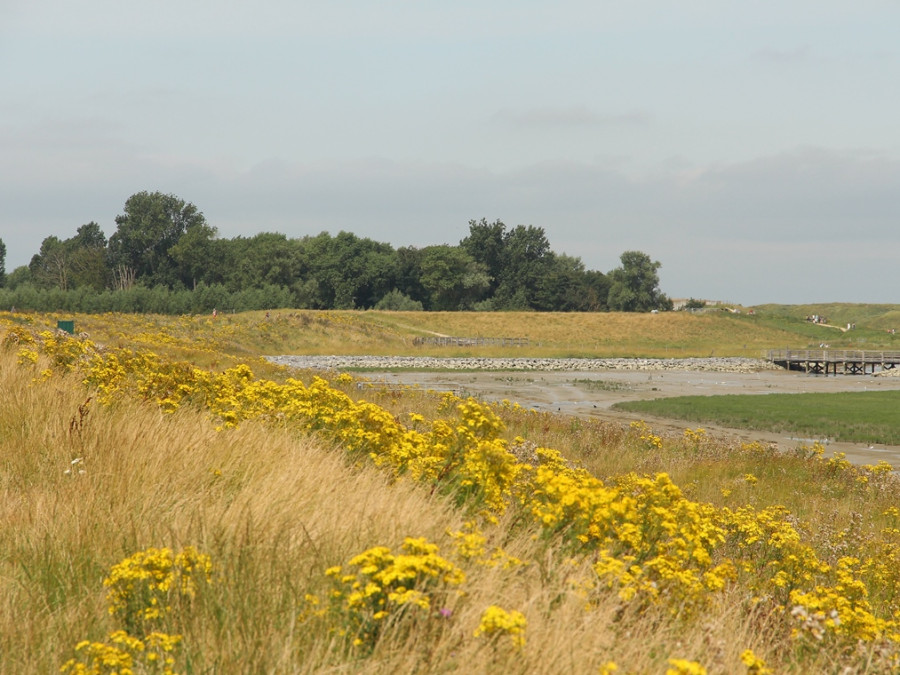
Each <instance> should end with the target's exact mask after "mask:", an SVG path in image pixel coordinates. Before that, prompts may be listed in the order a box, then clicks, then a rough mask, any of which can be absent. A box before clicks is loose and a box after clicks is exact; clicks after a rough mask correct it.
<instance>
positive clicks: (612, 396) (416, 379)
mask: <svg viewBox="0 0 900 675" xmlns="http://www.w3.org/2000/svg"><path fill="white" fill-rule="evenodd" d="M369 379H371V380H372V381H373V382H377V381H381V382H385V383H388V384H407V385H419V386H421V387H422V388H425V389H435V390H438V391H448V390H451V391H456V392H459V393H461V394H472V395H475V396H478V397H481V398H484V399H486V400H490V401H500V400H503V399H508V400H510V401H516V402H518V403H519V404H520V405H522V406H525V407H528V408H534V409H536V410H542V411H552V412H559V413H564V414H570V415H576V416H582V417H590V418H596V419H603V420H610V421H620V422H623V423H628V422H630V421H632V420H634V419H644V420H645V421H646V422H647V423H648V424H649V425H650V426H651V428H653V429H656V431H657V433H663V432H665V431H671V432H673V433H679V434H680V433H681V432H682V431H683V430H684V429H685V428H686V427H688V426H691V423H685V422H678V421H673V420H668V419H662V418H651V417H648V416H646V415H643V416H639V415H633V414H629V413H624V412H619V411H613V410H610V406H611V405H612V404H613V403H616V402H618V401H633V400H643V399H650V398H662V397H667V396H683V395H710V396H711V395H718V394H768V393H776V392H777V393H804V392H826V393H827V392H839V391H872V390H888V389H900V377H873V376H871V375H858V376H856V375H838V376H830V377H824V376H820V375H819V376H816V375H805V374H800V373H789V372H786V371H763V372H758V373H718V372H694V371H622V370H609V371H599V372H598V371H592V372H527V373H523V372H441V373H434V372H421V371H416V372H398V373H389V372H383V373H377V374H375V373H373V374H371V375H369ZM704 428H705V429H706V430H707V431H708V432H709V433H711V434H714V435H717V436H725V437H728V438H739V439H741V440H745V441H762V442H765V443H775V444H777V445H778V447H780V448H782V449H790V448H793V447H796V446H797V445H799V444H806V445H809V444H811V443H812V442H813V441H815V440H819V441H821V442H823V443H825V445H826V448H827V449H828V451H829V452H845V453H846V454H847V458H848V459H849V460H851V461H853V462H857V463H860V464H868V463H875V462H877V461H879V460H885V461H887V462H889V463H891V464H892V465H894V466H895V467H900V446H875V447H871V446H868V445H864V444H858V443H836V442H832V441H829V440H828V439H812V438H809V439H806V438H803V439H801V438H794V437H790V436H786V435H784V434H773V433H766V432H760V431H746V430H743V429H731V428H724V427H712V426H708V425H704Z"/></svg>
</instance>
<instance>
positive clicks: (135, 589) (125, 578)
mask: <svg viewBox="0 0 900 675" xmlns="http://www.w3.org/2000/svg"><path fill="white" fill-rule="evenodd" d="M212 576H213V566H212V561H211V560H210V558H209V556H208V555H206V554H203V553H199V552H198V551H197V550H196V549H195V548H194V547H192V546H188V547H186V548H184V549H183V550H182V551H181V552H180V553H178V554H173V552H172V550H171V549H169V548H148V549H147V550H145V551H140V552H138V553H135V554H134V555H132V556H130V557H129V558H126V559H125V560H123V561H122V562H120V563H117V564H116V565H113V567H112V569H110V571H109V576H107V577H106V578H105V579H104V580H103V585H104V586H105V587H106V588H107V591H106V599H107V601H108V602H109V613H110V614H111V615H113V616H119V617H122V619H123V620H124V621H125V624H126V625H127V626H129V627H141V626H143V625H144V624H145V623H148V622H154V621H156V620H159V619H163V618H165V615H166V614H167V613H168V612H170V611H171V609H172V604H171V603H172V602H173V601H174V600H180V601H185V600H187V601H189V600H191V599H192V598H194V597H195V595H196V594H197V588H198V586H199V585H201V584H203V585H205V584H208V583H210V582H211V581H212Z"/></svg>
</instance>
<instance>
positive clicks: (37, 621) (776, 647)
mask: <svg viewBox="0 0 900 675" xmlns="http://www.w3.org/2000/svg"><path fill="white" fill-rule="evenodd" d="M881 316H883V315H879V317H881ZM879 317H873V318H872V321H877V320H879ZM59 318H71V317H56V316H37V315H32V316H22V315H15V316H9V315H2V316H0V329H2V330H0V343H2V347H0V391H2V393H3V400H4V402H5V403H4V406H2V409H0V673H3V674H4V675H5V674H6V673H23V672H34V673H44V672H60V668H61V667H62V672H65V673H104V674H106V673H112V672H119V673H122V672H127V671H133V672H136V673H173V672H177V673H208V672H216V673H243V672H285V673H313V672H355V673H356V672H358V673H388V672H390V673H394V672H421V673H451V672H455V673H496V672H504V673H535V672H540V673H567V674H568V673H582V672H583V673H607V674H609V673H612V672H615V673H674V674H676V675H682V674H688V673H693V674H698V673H747V674H748V675H750V674H751V673H752V674H753V675H762V673H767V672H779V673H780V672H798V673H799V672H822V673H832V672H833V673H840V672H854V673H887V672H896V670H897V668H898V666H900V511H898V509H897V506H896V505H897V503H898V500H900V483H898V479H897V476H896V475H895V474H893V473H892V472H891V470H890V467H888V466H886V465H884V464H878V465H874V466H865V467H856V466H852V465H851V464H850V463H849V462H846V461H845V460H844V459H843V458H841V457H839V456H836V457H832V458H828V459H826V458H824V457H822V455H821V450H822V449H821V448H820V447H816V446H813V447H802V448H798V449H797V450H796V451H794V452H791V453H787V454H780V453H777V452H775V451H774V450H773V449H771V448H767V447H765V446H763V445H761V444H758V443H738V442H733V441H730V442H722V441H720V440H717V439H715V438H713V437H711V436H710V435H709V434H707V433H706V432H705V431H704V430H703V429H685V430H684V432H683V433H679V434H672V435H668V436H664V435H660V434H657V433H655V432H654V431H653V430H652V429H650V428H649V427H648V426H647V425H646V424H643V423H638V422H635V423H632V424H630V425H628V426H622V425H619V424H614V423H604V422H596V421H590V422H588V421H583V420H577V419H573V418H566V417H559V416H553V415H549V414H544V413H537V412H535V411H529V410H525V409H522V408H520V407H518V406H516V405H514V404H508V405H506V404H504V405H497V406H490V405H486V404H483V403H479V402H477V401H474V400H462V399H458V398H455V397H452V396H449V395H443V396H437V395H433V394H429V393H428V392H422V391H418V390H408V391H398V390H377V389H365V388H364V389H358V388H357V387H356V382H354V381H353V379H352V378H351V377H349V376H335V377H333V378H332V379H331V380H330V381H326V380H323V379H321V378H317V377H315V376H314V375H313V374H311V373H309V374H302V373H301V374H298V373H287V372H285V371H282V370H280V369H277V368H274V367H271V366H267V365H265V364H264V363H263V362H262V361H260V360H258V359H257V358H256V356H257V355H258V354H260V353H266V352H270V351H277V352H282V351H288V348H293V349H312V348H314V347H315V348H317V349H320V350H322V352H327V351H334V352H335V353H352V351H353V350H356V351H357V352H358V353H360V352H362V351H368V352H370V353H393V352H390V351H385V350H390V349H400V348H406V349H410V348H411V338H412V337H413V336H415V335H417V334H426V332H427V331H433V332H447V333H448V334H449V333H458V332H459V333H462V332H464V331H465V332H468V331H472V330H476V329H478V328H479V327H480V328H481V329H482V330H484V331H485V332H494V331H495V330H496V331H499V330H500V329H502V328H505V327H508V326H512V327H514V328H517V329H518V330H522V331H526V330H527V331H531V332H529V333H528V334H527V335H526V336H528V337H529V339H534V341H535V342H539V338H540V339H541V340H544V339H545V340H547V341H548V342H549V341H552V342H553V344H554V348H557V349H562V348H563V347H562V345H563V344H570V345H575V344H585V343H587V342H588V341H589V338H590V337H591V336H593V334H594V332H595V331H598V330H603V331H605V332H606V334H607V335H608V336H609V337H610V341H611V344H615V345H616V349H619V350H622V351H623V352H625V353H626V354H627V353H628V352H636V351H640V349H649V348H650V347H651V346H653V345H657V347H656V348H658V347H659V345H662V346H663V347H664V346H665V344H666V343H667V342H671V343H672V344H675V343H676V342H678V341H679V340H680V341H681V344H683V345H684V350H685V351H690V350H696V353H702V352H705V351H706V350H708V349H709V350H711V349H715V351H716V353H723V354H724V353H727V349H731V348H733V347H728V348H727V349H723V348H721V347H720V346H719V345H718V344H717V343H713V342H710V339H711V338H710V335H720V336H723V338H722V339H723V340H724V339H726V338H728V336H731V337H730V340H731V342H729V344H731V345H735V344H741V343H742V339H746V340H747V341H748V342H750V340H751V336H756V337H755V338H753V339H754V340H758V344H765V345H768V343H767V342H766V341H767V340H769V339H773V336H777V337H778V339H781V338H784V337H790V338H791V339H793V340H797V339H799V338H800V337H801V336H802V335H804V334H805V333H804V331H807V330H809V329H810V328H815V327H810V326H808V325H807V324H806V322H805V321H804V320H803V317H800V318H798V317H796V316H793V315H785V316H778V315H777V313H775V312H772V313H771V314H767V313H766V312H765V311H760V312H756V313H755V314H754V315H747V314H740V315H737V314H734V315H732V314H724V313H715V314H714V315H712V316H710V315H699V316H690V315H684V316H682V315H674V314H673V315H647V316H641V317H633V316H624V315H598V316H575V317H572V318H569V317H562V316H560V315H547V316H545V315H533V314H529V315H525V314H520V315H475V314H472V315H460V316H454V315H411V314H402V315H400V314H387V313H376V312H366V313H332V312H328V313H306V312H282V313H272V316H270V317H269V318H268V319H267V318H266V317H265V316H264V315H262V314H253V315H239V316H229V317H222V316H220V317H217V318H216V319H215V320H213V319H212V318H210V317H193V318H192V317H182V318H175V319H173V318H161V317H137V316H100V317H91V316H77V317H74V320H75V321H76V329H77V330H83V331H85V332H88V333H90V334H91V339H90V340H88V339H83V338H82V339H68V338H65V337H63V336H59V335H57V334H55V333H54V332H53V331H46V330H43V329H44V328H46V327H48V326H54V325H55V322H56V321H57V320H58V319H59ZM479 320H480V321H479ZM543 320H546V321H547V323H546V324H545V325H544V326H540V325H538V324H540V323H542V321H543ZM657 320H659V321H657ZM866 321H867V320H858V321H857V326H858V328H857V330H859V331H865V330H870V329H868V328H866V325H867V324H866ZM654 322H655V323H654ZM818 328H822V329H823V330H829V329H827V328H825V327H818ZM830 330H835V329H830ZM872 330H873V335H874V334H875V332H876V331H874V329H872ZM836 332H837V331H836ZM735 333H739V336H738V337H737V342H735V341H734V340H735V339H736V338H735V335H734V334H735ZM514 334H515V333H513V335H514ZM628 335H632V336H634V337H635V340H637V341H638V342H641V343H642V344H643V345H645V346H644V347H641V348H640V349H637V348H636V349H631V348H630V347H629V343H628V341H627V338H628ZM520 336H521V334H520ZM532 336H533V337H532ZM766 336H768V337H766ZM532 348H534V349H543V348H545V346H544V345H543V344H537V345H533V346H530V347H529V349H532ZM595 348H596V347H595ZM741 348H744V347H741ZM720 350H721V351H720ZM289 375H290V376H291V377H288V376H289ZM362 396H364V399H363V398H361V397H362Z"/></svg>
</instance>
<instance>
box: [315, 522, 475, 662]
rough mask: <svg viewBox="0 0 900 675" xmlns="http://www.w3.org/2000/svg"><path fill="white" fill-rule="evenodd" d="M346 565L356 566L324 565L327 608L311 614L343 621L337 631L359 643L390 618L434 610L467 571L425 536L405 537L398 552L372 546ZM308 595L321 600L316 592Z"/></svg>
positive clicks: (365, 641) (375, 633)
mask: <svg viewBox="0 0 900 675" xmlns="http://www.w3.org/2000/svg"><path fill="white" fill-rule="evenodd" d="M347 567H348V568H355V570H354V569H348V570H345V569H344V568H343V567H342V566H337V567H331V568H329V569H327V570H326V571H325V574H326V576H328V577H330V579H331V581H332V589H331V592H330V594H329V598H328V603H327V605H328V608H327V609H324V610H315V611H314V612H313V614H314V615H317V616H319V617H325V618H328V619H329V620H330V622H331V623H332V624H334V623H337V624H338V625H340V626H342V627H341V628H339V629H338V633H339V634H340V635H342V636H352V637H353V639H354V644H355V645H356V646H361V645H366V646H369V647H371V646H372V645H373V644H374V641H375V639H376V638H377V637H378V634H379V633H380V629H381V626H382V625H383V624H384V623H385V621H386V620H387V619H389V618H395V619H396V618H397V617H398V616H400V615H402V614H404V613H405V612H408V611H415V610H416V609H419V610H432V609H434V608H435V604H436V602H439V601H441V600H444V599H446V596H447V590H448V588H449V587H451V586H459V585H460V584H462V583H463V582H464V581H465V574H464V573H463V571H462V570H461V569H460V568H459V567H457V566H456V565H454V564H453V563H452V562H450V561H448V560H447V559H445V558H443V557H441V556H440V555H438V547H437V546H436V545H435V544H432V543H429V542H428V541H426V540H425V539H423V538H413V537H407V538H406V539H405V540H404V542H403V546H402V553H397V554H394V553H392V552H391V550H390V549H389V548H388V547H386V546H376V547H374V548H370V549H368V550H366V551H364V552H362V553H360V554H359V555H357V556H354V557H353V558H351V559H350V561H349V562H348V563H347ZM307 601H308V602H309V603H310V604H311V605H312V606H314V607H316V606H319V605H320V601H319V599H318V598H316V597H314V596H310V597H309V598H307Z"/></svg>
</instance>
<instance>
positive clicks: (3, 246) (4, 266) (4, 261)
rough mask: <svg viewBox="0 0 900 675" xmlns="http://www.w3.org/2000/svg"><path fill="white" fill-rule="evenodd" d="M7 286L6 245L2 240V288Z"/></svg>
mask: <svg viewBox="0 0 900 675" xmlns="http://www.w3.org/2000/svg"><path fill="white" fill-rule="evenodd" d="M5 285H6V244H4V243H3V240H2V239H0V287H2V286H5Z"/></svg>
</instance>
